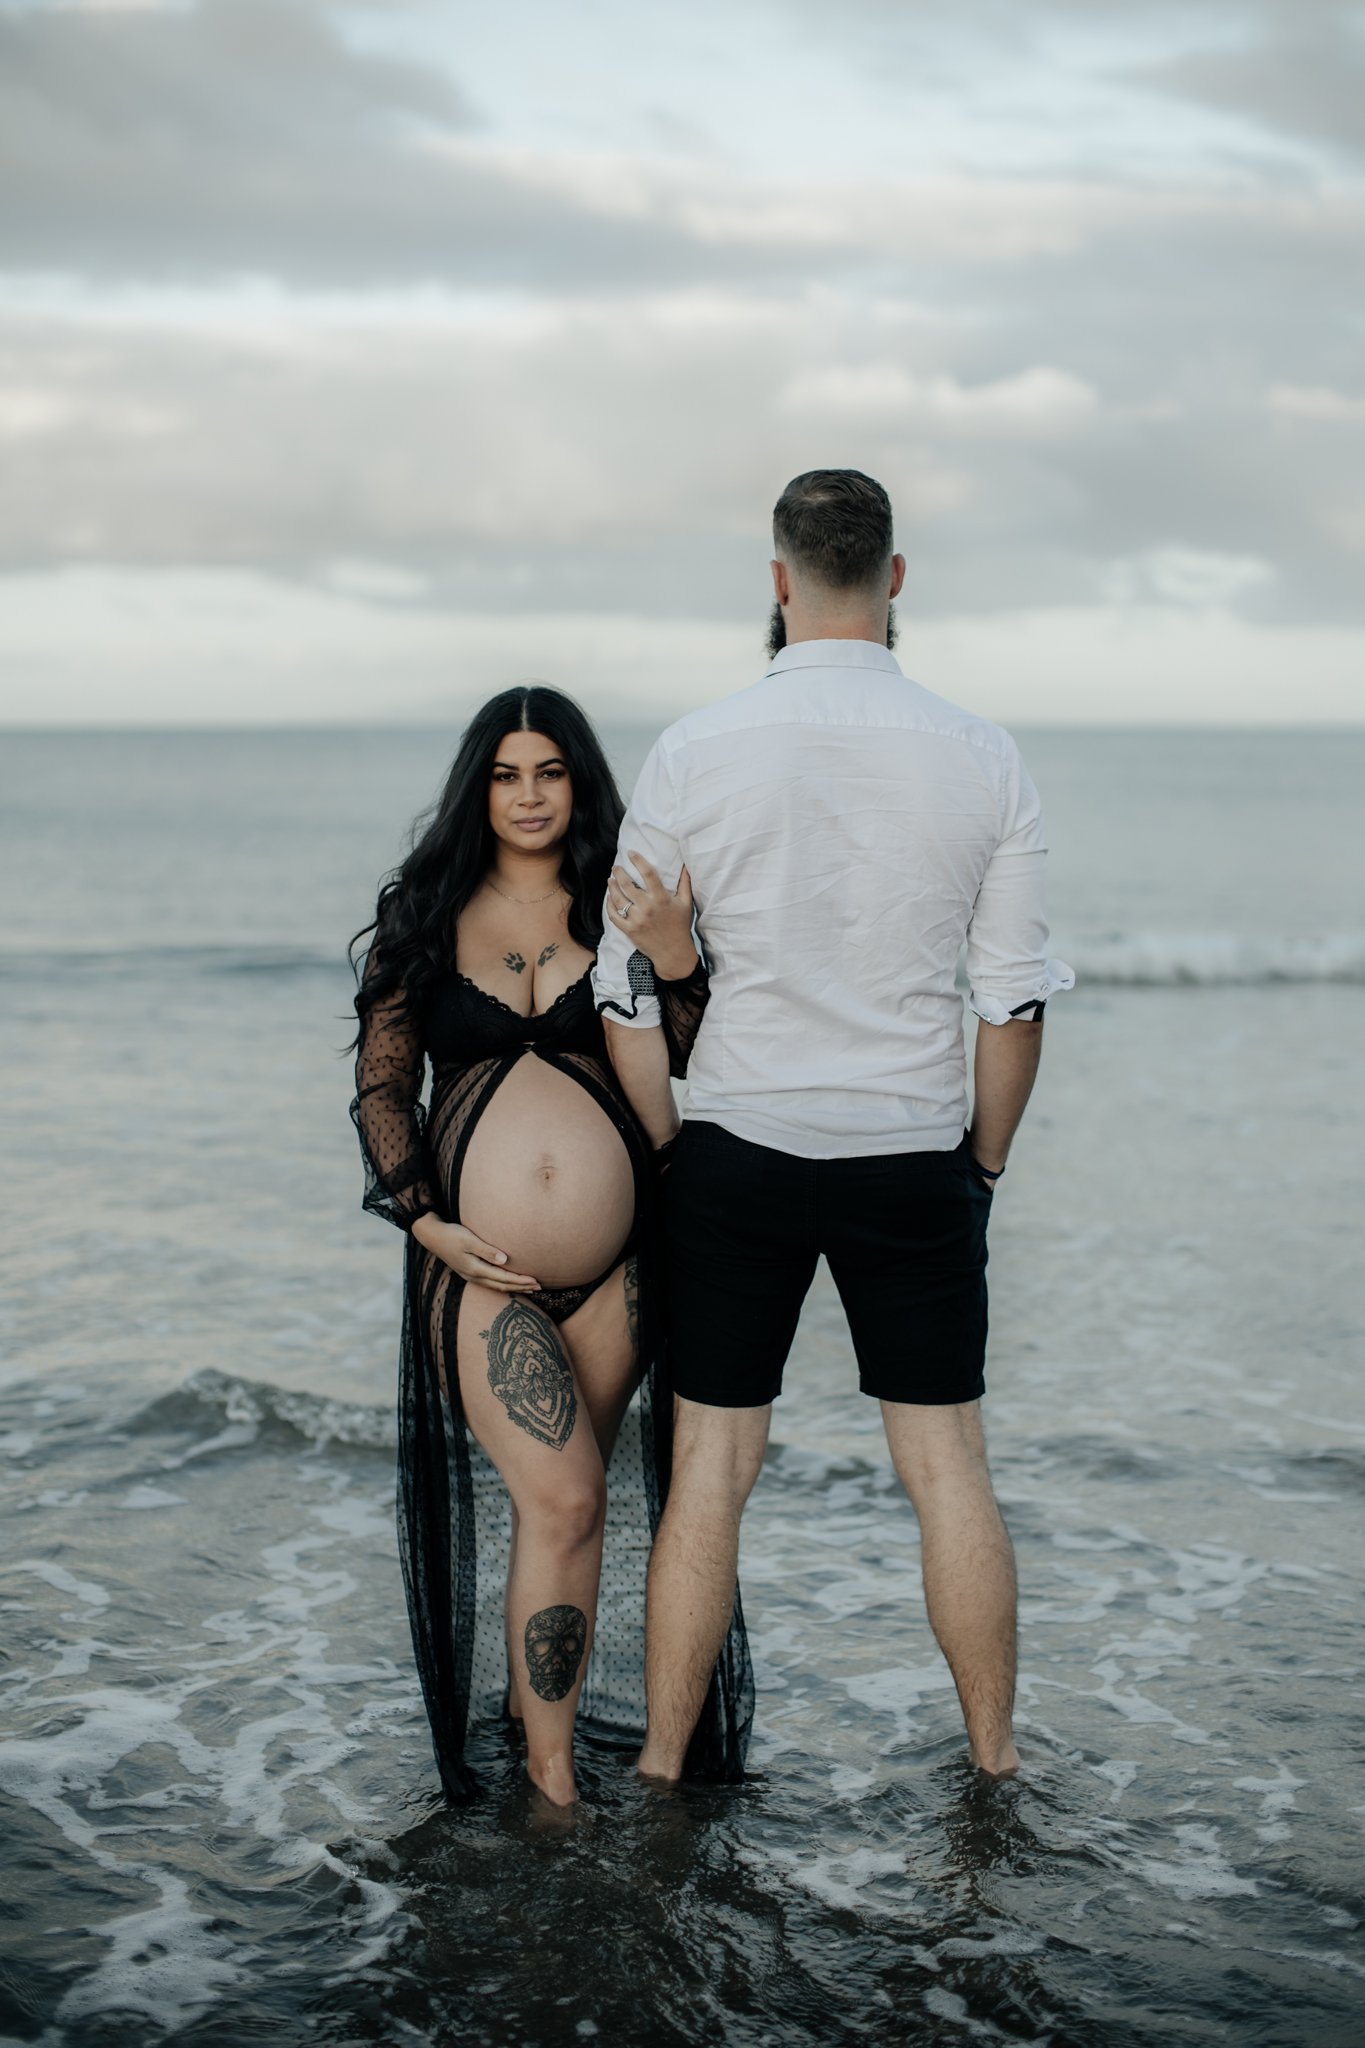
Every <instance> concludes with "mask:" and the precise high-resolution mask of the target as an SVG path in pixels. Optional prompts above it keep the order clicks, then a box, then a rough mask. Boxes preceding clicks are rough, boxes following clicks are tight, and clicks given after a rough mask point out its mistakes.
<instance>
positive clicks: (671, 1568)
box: [639, 1398, 772, 1781]
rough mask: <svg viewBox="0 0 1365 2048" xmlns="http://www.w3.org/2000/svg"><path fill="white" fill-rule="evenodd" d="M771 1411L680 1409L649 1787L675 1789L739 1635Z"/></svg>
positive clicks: (650, 1622) (653, 1569)
mask: <svg viewBox="0 0 1365 2048" xmlns="http://www.w3.org/2000/svg"><path fill="white" fill-rule="evenodd" d="M771 1417H772V1409H771V1407H766V1408H707V1407H703V1406H702V1405H701V1404H700V1403H698V1402H696V1401H684V1400H682V1399H681V1398H679V1399H678V1400H677V1401H675V1403H674V1424H673V1478H672V1480H671V1482H670V1484H669V1489H668V1502H667V1505H666V1506H665V1508H664V1512H663V1517H662V1519H661V1521H660V1523H659V1533H658V1535H657V1536H656V1537H655V1539H654V1554H653V1556H652V1557H651V1559H650V1562H649V1596H648V1609H647V1618H646V1623H645V1693H646V1697H647V1700H648V1707H649V1727H648V1731H647V1733H646V1736H645V1746H644V1748H643V1749H642V1750H641V1752H640V1761H639V1770H640V1772H641V1774H642V1776H644V1777H646V1778H665V1779H668V1780H670V1781H676V1780H677V1779H678V1778H680V1777H681V1776H682V1768H683V1758H684V1757H685V1756H686V1754H687V1745H688V1743H689V1742H690V1741H691V1739H692V1731H693V1729H694V1728H695V1727H696V1725H697V1718H698V1716H699V1715H700V1713H701V1710H702V1706H703V1704H704V1702H705V1699H706V1689H707V1687H708V1686H709V1685H710V1683H711V1673H712V1672H713V1671H714V1669H715V1665H716V1659H717V1657H718V1656H719V1655H720V1651H721V1645H722V1644H723V1643H724V1641H725V1631H726V1630H727V1629H728V1628H729V1626H730V1615H731V1612H732V1610H733V1607H734V1601H735V1577H736V1573H737V1571H738V1567H739V1523H740V1517H741V1515H742V1514H743V1513H744V1504H745V1502H746V1501H747V1500H748V1498H749V1495H750V1493H751V1492H752V1491H753V1484H754V1481H755V1480H756V1479H757V1477H758V1474H759V1468H760V1466H761V1465H762V1463H763V1452H764V1449H765V1447H766V1445H767V1442H768V1424H769V1421H770V1420H771Z"/></svg>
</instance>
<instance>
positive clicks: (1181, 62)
mask: <svg viewBox="0 0 1365 2048" xmlns="http://www.w3.org/2000/svg"><path fill="white" fill-rule="evenodd" d="M1276 14H1282V15H1283V26H1281V24H1280V21H1279V20H1278V19H1276ZM1265 26H1266V27H1267V28H1268V31H1269V32H1268V33H1265V34H1262V35H1261V36H1258V37H1248V38H1247V39H1246V40H1245V41H1244V42H1243V43H1242V45H1241V46H1240V47H1235V48H1233V47H1228V46H1227V45H1226V44H1221V45H1219V46H1218V47H1215V48H1210V49H1208V50H1204V51H1200V52H1195V53H1193V54H1191V55H1188V56H1184V57H1180V58H1177V59H1173V60H1172V61H1171V62H1169V63H1164V64H1159V65H1150V66H1146V67H1143V68H1141V69H1139V70H1135V71H1133V72H1131V73H1130V74H1129V76H1131V77H1132V78H1134V79H1135V80H1137V81H1139V82H1141V83H1144V84H1147V85H1151V86H1154V87H1156V88H1157V89H1159V90H1161V91H1163V92H1166V93H1169V94H1172V95H1174V96H1176V97H1178V98H1181V99H1185V100H1190V101H1194V102H1196V103H1198V104H1200V105H1203V106H1207V107H1213V108H1216V109H1218V110H1219V111H1220V112H1224V113H1230V114H1236V115H1242V116H1244V117H1246V118H1247V119H1249V120H1251V121H1254V122H1257V123H1259V124H1261V125H1262V126H1264V127H1265V128H1267V129H1269V130H1271V131H1274V132H1278V133H1280V134H1283V135H1286V136H1290V137H1294V138H1296V139H1301V140H1304V141H1308V142H1314V143H1319V144H1323V143H1327V144H1333V145H1336V146H1337V147H1339V148H1341V149H1343V150H1346V151H1349V152H1351V153H1353V154H1357V155H1358V154H1361V153H1362V152H1365V22H1363V21H1362V13H1361V10H1360V9H1358V8H1350V9H1348V8H1323V9H1320V10H1318V11H1317V12H1316V13H1315V11H1314V9H1313V8H1311V7H1302V8H1299V9H1296V10H1295V11H1294V12H1293V13H1292V14H1290V13H1288V11H1287V10H1276V13H1275V14H1271V15H1270V16H1269V19H1268V20H1267V21H1266V22H1265Z"/></svg>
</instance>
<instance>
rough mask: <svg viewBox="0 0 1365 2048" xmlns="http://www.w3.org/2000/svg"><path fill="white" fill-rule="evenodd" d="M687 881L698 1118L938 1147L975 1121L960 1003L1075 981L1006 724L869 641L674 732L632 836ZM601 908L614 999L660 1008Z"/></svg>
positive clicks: (602, 974) (793, 661)
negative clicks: (924, 681) (1063, 958)
mask: <svg viewBox="0 0 1365 2048" xmlns="http://www.w3.org/2000/svg"><path fill="white" fill-rule="evenodd" d="M632 847H635V848H638V850H639V851H640V852H641V853H643V854H644V855H645V857H646V859H648V860H651V861H653V863H654V865H655V866H656V867H657V868H658V869H659V872H660V874H661V875H662V876H663V878H664V880H665V881H666V882H667V883H668V884H669V885H670V886H675V885H676V883H677V879H678V874H679V871H680V870H681V868H682V866H683V865H684V864H686V867H687V869H688V872H689V874H690V875H691V877H692V887H693V891H694V893H695V896H696V902H697V922H698V930H699V932H700V935H701V942H702V946H703V948H704V950H705V956H706V960H707V964H708V966H709V968H710V974H711V1000H710V1004H709V1006H708V1008H707V1010H706V1014H705V1016H704V1018H703V1020H702V1025H701V1030H700V1033H699V1034H698V1037H697V1042H696V1046H695V1048H694V1050H693V1053H692V1059H691V1065H690V1068H689V1071H688V1092H687V1108H686V1115H687V1116H688V1117H689V1118H695V1119H698V1120H702V1121H705V1122H708V1123H717V1124H722V1125H724V1127H725V1129H726V1130H728V1131H731V1132H733V1133H734V1135H735V1136H737V1137H740V1138H747V1139H749V1140H751V1141H752V1142H753V1143H755V1144H759V1145H771V1146H775V1147H777V1148H778V1149H779V1150H780V1151H783V1152H791V1153H795V1154H797V1155H798V1156H799V1157H801V1158H804V1159H831V1158H843V1157H854V1156H858V1157H867V1156H872V1155H876V1154H882V1153H892V1152H933V1151H945V1150H947V1149H949V1148H950V1147H952V1146H954V1145H956V1144H957V1143H958V1141H959V1139H960V1138H961V1136H962V1131H963V1127H964V1124H965V1122H966V1116H967V1088H966V1078H967V1077H966V1061H965V1057H964V1052H963V1038H962V1023H963V1008H962V998H961V996H960V995H959V993H958V991H957V987H956V970H957V962H958V956H959V952H960V950H961V947H962V943H963V941H964V939H965V941H966V946H967V974H968V980H969V982H970V986H971V1001H972V1007H973V1009H974V1010H975V1011H976V1013H977V1015H978V1016H979V1017H981V1018H984V1020H985V1021H986V1022H987V1023H988V1024H1004V1023H1007V1022H1008V1021H1009V1018H1010V1016H1011V1014H1012V1013H1013V1012H1015V1011H1017V1010H1021V1009H1025V1008H1026V1007H1027V1006H1029V1005H1031V1004H1033V1003H1034V1002H1038V1001H1044V1000H1046V998H1047V997H1048V996H1050V995H1052V994H1053V993H1054V992H1055V991H1056V990H1058V989H1064V988H1070V987H1071V986H1072V983H1073V981H1074V978H1075V977H1074V976H1073V975H1072V972H1071V970H1070V968H1069V967H1066V966H1065V965H1063V964H1062V963H1061V962H1059V961H1054V960H1049V959H1048V958H1047V923H1046V919H1045V916H1044V905H1043V871H1044V865H1045V860H1046V852H1047V848H1046V843H1045V841H1044V837H1043V820H1042V812H1041V809H1040V807H1039V803H1038V793H1037V791H1036V790H1035V789H1034V786H1033V784H1032V782H1031V781H1030V780H1029V776H1028V773H1027V770H1026V769H1025V767H1024V764H1023V762H1022V761H1021V760H1020V758H1019V750H1018V748H1017V747H1016V746H1015V744H1014V741H1013V740H1012V739H1011V738H1010V736H1009V734H1008V733H1006V732H1003V731H1002V730H1001V729H1000V727H999V726H997V725H992V724H990V723H989V721H988V720H986V719H984V718H974V717H973V716H972V715H971V713H970V712H967V711H961V710H959V709H958V708H957V706H956V705H954V704H949V703H947V702H946V701H945V699H944V698H942V697H935V696H933V695H932V694H931V693H930V692H929V691H928V690H925V689H921V687H920V686H919V684H918V683H915V682H912V681H910V679H909V678H908V677H907V676H904V675H902V673H901V670H900V666H899V664H898V662H897V661H896V660H895V658H894V656H893V655H891V654H890V653H888V652H887V650H886V648H885V647H879V646H877V645H875V644H874V643H873V642H871V641H868V640H803V641H798V642H797V643H796V645H795V646H791V647H787V648H785V649H784V650H783V652H782V653H781V654H779V655H778V657H777V659H776V660H775V661H774V663H773V665H772V667H771V668H770V669H769V670H768V673H767V674H766V675H765V676H764V677H763V678H762V680H761V681H760V682H757V683H755V684H754V685H753V687H752V688H751V689H748V690H741V691H740V692H739V693H738V694H737V695H736V696H733V697H726V698H724V699H722V701H721V702H720V703H718V704H709V705H707V706H705V708H704V709H702V710H700V711H694V712H692V713H690V714H689V716H688V717H686V718H683V719H681V720H679V722H678V723H677V724H676V725H672V726H670V727H669V729H668V730H667V732H665V733H664V734H663V736H662V737H661V738H660V739H659V740H658V741H657V742H656V744H655V746H654V748H653V749H652V751H651V753H650V755H649V757H648V759H647V760H646V762H645V765H644V767H643V768H642V769H641V771H640V778H639V781H638V782H637V783H636V786H635V794H634V796H633V797H632V799H631V803H630V808H629V809H628V811H627V812H626V817H625V822H624V824H623V826H622V829H621V838H620V848H621V859H622V861H623V863H625V864H626V865H629V860H628V855H629V850H630V849H631V848H632ZM632 951H633V949H632V947H631V944H630V941H629V939H628V938H627V937H626V936H625V935H624V934H622V933H621V932H618V931H617V930H616V928H615V926H614V925H612V924H610V923H608V924H607V926H606V930H605V934H604V937H603V940H602V946H601V950H600V951H599V953H598V956H597V964H596V967H595V968H594V970H593V985H594V990H595V994H596V1000H597V1006H598V1008H599V1009H600V1010H602V1011H603V1012H605V1014H606V1015H608V1016H610V1017H614V1018H615V1019H617V1020H618V1021H620V1022H622V1023H624V1024H628V1025H634V1026H648V1025H653V1024H657V1023H658V1021H659V1006H658V1003H657V1000H656V999H655V998H654V997H653V996H652V995H651V994H649V993H648V992H647V989H648V985H649V977H648V974H647V972H643V973H642V968H643V967H644V963H643V961H642V959H641V956H640V955H639V954H635V955H634V959H633V961H632Z"/></svg>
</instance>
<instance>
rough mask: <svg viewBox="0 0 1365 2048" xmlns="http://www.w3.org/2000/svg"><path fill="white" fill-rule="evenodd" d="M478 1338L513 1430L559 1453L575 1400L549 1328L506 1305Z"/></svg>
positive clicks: (521, 1308) (516, 1305)
mask: <svg viewBox="0 0 1365 2048" xmlns="http://www.w3.org/2000/svg"><path fill="white" fill-rule="evenodd" d="M479 1335H480V1336H481V1337H483V1338H486V1339H487V1342H488V1384H489V1386H490V1387H491V1388H492V1389H493V1392H494V1393H495V1394H496V1395H497V1397H498V1399H499V1400H500V1401H501V1402H502V1405H503V1407H504V1408H505V1409H506V1410H507V1413H508V1414H509V1415H510V1416H511V1418H512V1420H513V1422H515V1423H516V1425H517V1428H518V1429H524V1430H525V1431H526V1434H527V1436H533V1437H534V1438H535V1440H536V1442H537V1443H541V1444H548V1445H549V1446H550V1449H551V1450H552V1451H562V1450H563V1448H564V1446H565V1444H566V1443H567V1442H568V1441H569V1438H570V1437H571V1436H572V1435H573V1426H574V1423H575V1421H576V1420H577V1417H578V1396H577V1394H576V1393H575V1392H574V1384H573V1374H572V1373H571V1372H570V1370H569V1361H568V1359H567V1358H566V1357H565V1356H564V1353H563V1351H562V1350H561V1348H560V1344H559V1339H558V1338H557V1337H556V1335H555V1333H554V1327H553V1325H552V1324H550V1323H547V1322H546V1320H545V1318H544V1317H543V1316H538V1315H536V1314H535V1313H534V1311H533V1310H531V1309H529V1308H527V1307H526V1305H525V1303H524V1302H520V1301H509V1302H508V1304H507V1306H506V1308H504V1309H499V1311H498V1313H497V1315H495V1316H494V1318H493V1327H492V1328H491V1329H490V1330H481V1331H480V1332H479ZM554 1611H555V1612H558V1611H559V1610H558V1609H555V1610H554Z"/></svg>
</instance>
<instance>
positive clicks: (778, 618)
mask: <svg viewBox="0 0 1365 2048" xmlns="http://www.w3.org/2000/svg"><path fill="white" fill-rule="evenodd" d="M786 644H787V621H786V620H785V619H784V618H783V616H782V607H781V605H780V604H778V603H777V602H776V601H774V603H773V608H772V610H771V612H770V613H769V614H768V659H769V661H773V660H774V659H775V658H776V657H777V656H778V655H779V654H780V653H781V652H782V649H783V648H784V647H785V646H786ZM886 644H887V646H888V647H894V646H895V644H896V607H895V606H894V605H893V604H892V605H888V606H887V608H886Z"/></svg>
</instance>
